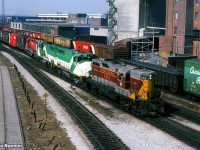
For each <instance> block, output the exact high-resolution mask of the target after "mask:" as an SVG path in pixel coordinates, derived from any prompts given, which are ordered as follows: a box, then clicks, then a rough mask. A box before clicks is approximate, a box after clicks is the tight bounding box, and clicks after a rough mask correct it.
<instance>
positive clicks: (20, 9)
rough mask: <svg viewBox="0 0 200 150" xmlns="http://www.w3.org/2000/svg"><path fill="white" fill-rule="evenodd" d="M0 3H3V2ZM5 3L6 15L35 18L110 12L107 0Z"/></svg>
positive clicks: (15, 1) (12, 0)
mask: <svg viewBox="0 0 200 150" xmlns="http://www.w3.org/2000/svg"><path fill="white" fill-rule="evenodd" d="M0 2H1V3H2V0H1V1H0ZM4 3H5V14H6V15H28V16H35V15H37V14H41V13H56V12H61V13H107V11H108V3H106V0H4ZM0 6H1V5H0ZM0 10H2V9H0ZM0 14H2V12H0Z"/></svg>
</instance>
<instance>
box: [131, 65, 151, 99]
mask: <svg viewBox="0 0 200 150" xmlns="http://www.w3.org/2000/svg"><path fill="white" fill-rule="evenodd" d="M130 91H131V93H132V94H131V99H139V100H143V101H147V100H150V99H151V98H152V97H154V92H155V88H154V72H153V71H147V70H145V71H144V70H139V69H134V70H131V71H130Z"/></svg>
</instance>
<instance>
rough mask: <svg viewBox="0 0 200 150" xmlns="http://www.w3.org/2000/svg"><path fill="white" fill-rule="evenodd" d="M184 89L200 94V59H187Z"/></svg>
mask: <svg viewBox="0 0 200 150" xmlns="http://www.w3.org/2000/svg"><path fill="white" fill-rule="evenodd" d="M184 91H185V92H188V93H190V94H193V95H196V96H200V59H190V60H186V61H185V67H184Z"/></svg>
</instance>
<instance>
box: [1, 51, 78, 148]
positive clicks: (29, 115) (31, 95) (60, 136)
mask: <svg viewBox="0 0 200 150" xmlns="http://www.w3.org/2000/svg"><path fill="white" fill-rule="evenodd" d="M0 60H2V61H3V62H4V63H5V64H6V66H7V67H8V69H9V72H10V76H11V80H12V84H13V89H14V92H15V95H16V98H17V103H18V107H19V112H20V116H21V124H22V128H23V134H24V139H25V143H26V145H25V146H26V149H27V150H33V149H40V150H41V149H42V150H50V149H52V150H53V149H54V150H74V149H76V147H75V146H74V145H73V144H72V143H71V141H70V138H69V137H67V135H66V132H64V131H63V129H62V128H61V127H60V124H59V122H58V121H57V120H56V118H55V115H54V114H53V112H51V111H49V110H47V118H46V107H45V102H44V99H43V98H41V97H39V96H38V94H37V91H35V89H34V88H33V87H32V86H31V85H30V84H29V83H28V82H27V81H26V80H25V79H24V78H23V76H21V75H18V73H17V71H16V70H15V67H14V66H13V64H11V63H10V61H9V60H8V59H7V58H5V57H4V56H3V55H2V54H0ZM23 85H25V86H26V91H28V92H25V88H23ZM25 86H24V87H25ZM27 93H28V94H27ZM28 99H29V100H30V102H29V101H28ZM29 104H30V105H29ZM34 112H35V113H34ZM34 114H35V115H34ZM34 116H35V117H34ZM35 118H36V119H35Z"/></svg>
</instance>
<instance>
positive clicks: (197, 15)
mask: <svg viewBox="0 0 200 150" xmlns="http://www.w3.org/2000/svg"><path fill="white" fill-rule="evenodd" d="M194 19H195V20H199V12H195V18H194Z"/></svg>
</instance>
